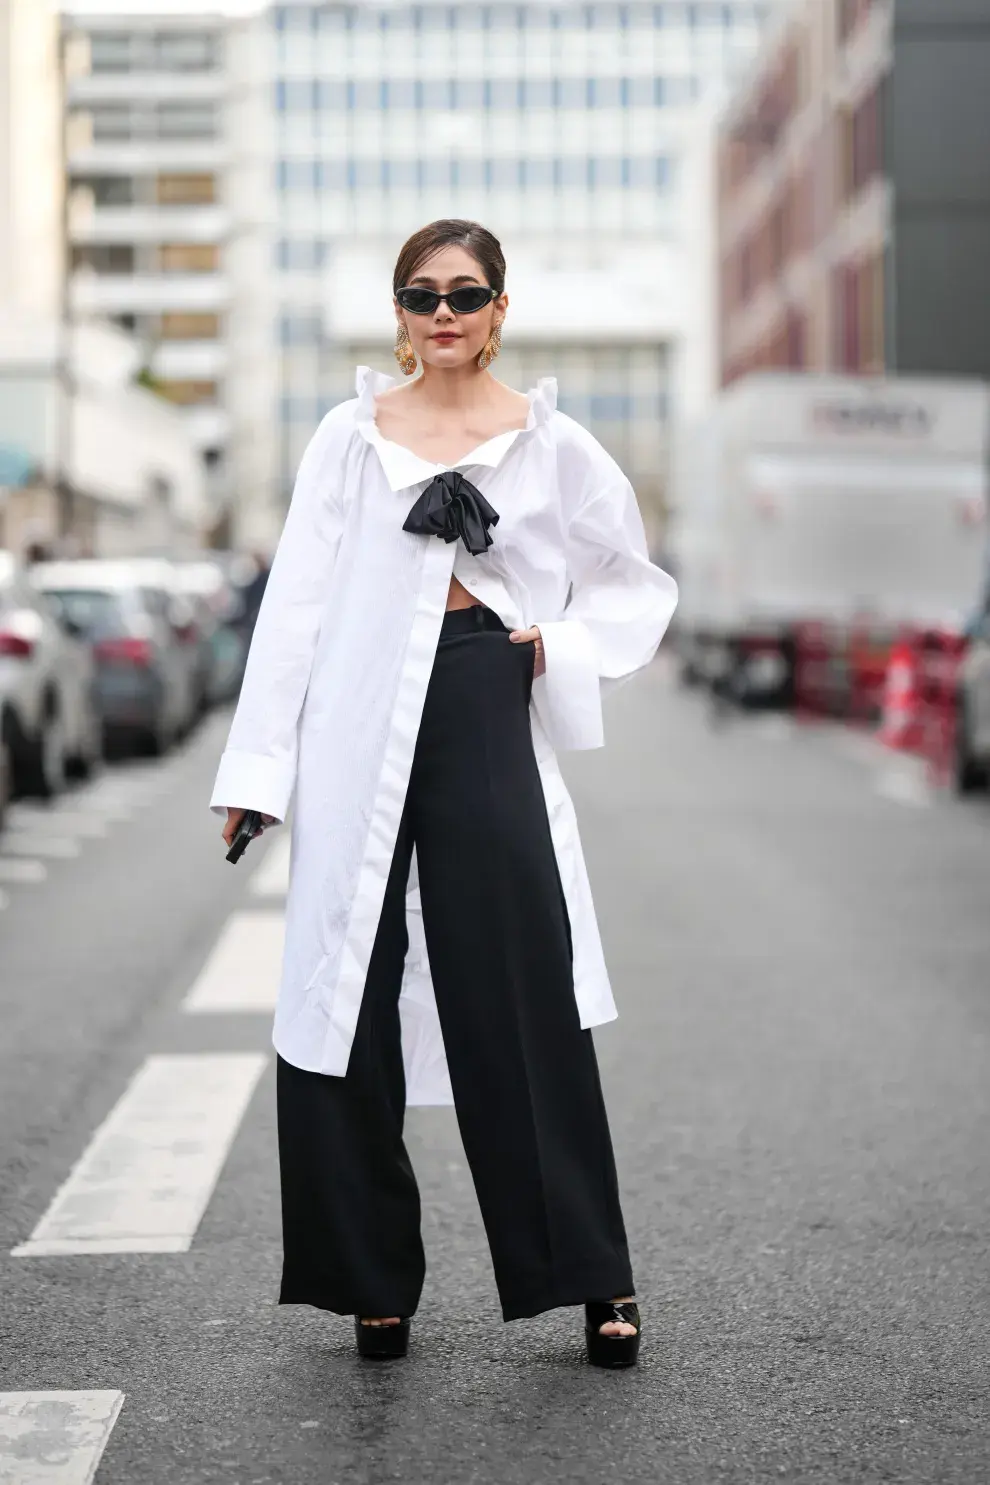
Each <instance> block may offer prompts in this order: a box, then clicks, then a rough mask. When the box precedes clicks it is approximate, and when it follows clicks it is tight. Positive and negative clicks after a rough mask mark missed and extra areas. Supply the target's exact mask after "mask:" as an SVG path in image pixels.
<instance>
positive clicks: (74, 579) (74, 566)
mask: <svg viewBox="0 0 990 1485" xmlns="http://www.w3.org/2000/svg"><path fill="white" fill-rule="evenodd" d="M31 577H32V581H33V582H34V584H35V585H36V586H37V587H38V589H39V590H40V591H41V592H42V593H44V594H45V596H46V597H47V598H48V599H49V600H50V601H51V602H52V603H53V604H55V605H56V606H57V607H58V609H59V611H60V612H61V614H62V615H63V618H64V619H65V620H66V621H67V622H69V623H70V624H72V625H74V626H75V627H76V628H77V629H78V630H79V631H80V633H82V634H83V635H85V637H86V639H87V640H88V642H89V644H90V646H91V648H92V652H93V656H94V659H95V662H96V694H97V698H98V703H99V708H100V714H101V718H102V724H103V731H104V736H105V739H106V741H107V743H108V744H109V745H111V746H114V747H119V746H120V744H121V743H124V744H133V743H134V742H136V743H138V745H139V746H140V747H141V748H142V749H143V750H144V751H148V752H151V753H156V754H157V753H161V752H164V751H165V750H166V749H167V748H168V747H169V746H170V745H171V743H172V742H173V741H174V740H175V739H176V738H178V737H181V736H182V735H183V734H184V733H185V732H186V731H187V730H188V728H189V727H190V725H191V724H192V721H193V717H194V712H195V703H196V697H195V685H196V662H195V654H194V640H195V638H196V633H195V627H194V625H193V624H192V621H191V611H190V609H189V606H188V605H185V606H183V605H182V603H181V600H177V597H176V594H175V592H174V579H173V577H172V576H171V575H170V571H169V565H168V564H167V563H161V562H153V561H150V560H147V559H139V560H134V561H129V560H120V561H117V560H115V561H98V560H94V561H90V560H83V561H73V562H44V563H39V564H37V566H35V567H34V568H32V572H31Z"/></svg>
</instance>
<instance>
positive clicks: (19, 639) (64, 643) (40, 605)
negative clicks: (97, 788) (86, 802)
mask: <svg viewBox="0 0 990 1485" xmlns="http://www.w3.org/2000/svg"><path fill="white" fill-rule="evenodd" d="M95 679H96V678H95V668H94V665H93V659H92V655H91V654H90V651H89V647H88V645H87V644H86V643H85V642H84V641H83V640H82V638H81V637H80V636H79V634H78V632H77V631H76V630H75V629H74V626H73V625H72V624H65V623H63V622H60V619H59V616H58V615H57V613H56V612H55V611H54V610H53V608H52V607H51V605H50V604H49V603H48V602H47V601H46V600H45V598H44V597H43V596H42V595H41V594H40V593H38V592H37V591H36V590H35V588H34V587H33V585H32V584H31V582H30V581H29V579H28V576H27V574H26V573H25V571H24V569H23V568H22V567H21V565H20V563H19V562H18V561H17V559H16V558H15V557H14V556H13V555H12V553H10V552H7V551H0V807H2V804H3V802H4V801H5V800H6V798H8V797H12V796H13V795H18V794H34V795H39V796H41V797H43V798H50V797H51V796H52V795H54V794H57V793H58V792H59V791H60V790H61V789H62V788H63V787H64V784H65V779H66V775H67V773H69V772H72V771H75V772H77V773H80V774H85V773H88V772H89V771H90V770H91V769H92V768H93V767H94V766H95V764H96V763H97V762H98V760H99V759H100V756H101V736H100V723H99V711H98V708H97V704H96V691H95Z"/></svg>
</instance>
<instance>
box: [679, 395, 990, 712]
mask: <svg viewBox="0 0 990 1485" xmlns="http://www.w3.org/2000/svg"><path fill="white" fill-rule="evenodd" d="M988 410H990V400H988V389H987V387H986V386H985V385H984V384H983V383H981V382H977V381H955V380H934V379H921V378H915V377H884V378H860V377H836V376H821V375H814V374H805V373H787V372H783V373H778V372H760V373H756V374H754V375H752V376H749V377H747V378H745V379H743V380H741V381H739V382H737V383H735V384H734V385H733V386H731V387H729V388H728V389H726V390H725V391H724V392H722V393H720V394H719V396H718V397H717V399H716V400H715V402H714V403H713V405H712V407H711V409H710V411H709V414H708V416H707V417H706V418H705V419H704V420H703V421H702V422H700V423H699V424H698V425H696V426H694V427H692V428H689V429H685V430H684V431H683V433H681V434H680V435H675V438H674V443H673V470H672V476H673V477H672V495H673V499H672V512H671V519H670V524H669V528H668V538H667V548H668V551H669V554H670V558H671V560H672V565H673V567H674V570H675V573H676V575H677V578H678V582H679V585H680V601H679V605H678V612H677V616H676V619H677V629H676V634H677V644H678V649H679V654H680V663H681V672H682V676H683V678H684V679H685V680H687V681H692V680H709V681H711V680H714V679H715V678H716V677H721V678H723V679H725V678H727V680H728V683H729V686H730V690H731V693H732V694H733V695H734V696H735V697H736V698H738V699H739V700H741V701H743V702H749V703H757V702H765V703H770V704H786V703H787V702H788V701H789V700H791V699H792V698H793V686H794V655H795V639H796V636H797V634H798V633H799V632H800V631H801V626H807V625H809V624H815V623H819V624H821V625H825V626H828V628H829V630H830V631H831V632H832V633H833V634H835V633H837V632H841V631H843V630H848V629H849V628H850V627H851V626H853V625H865V626H867V627H868V626H870V625H873V626H874V627H875V628H876V629H878V630H882V629H884V628H886V629H887V630H888V631H893V630H894V629H896V628H897V626H900V625H905V624H908V625H919V626H933V627H938V628H941V629H947V630H949V631H950V632H959V631H960V630H961V629H962V627H963V626H964V624H965V623H966V621H967V619H968V618H969V617H970V616H971V614H972V612H973V609H974V606H975V605H976V604H977V602H978V600H979V597H980V593H981V591H982V587H983V584H984V582H985V571H986V551H987V534H986V533H987V457H988V447H987V445H988Z"/></svg>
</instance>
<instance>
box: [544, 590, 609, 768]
mask: <svg viewBox="0 0 990 1485" xmlns="http://www.w3.org/2000/svg"><path fill="white" fill-rule="evenodd" d="M537 628H538V629H539V631H540V636H541V638H542V640H543V655H544V659H545V661H546V671H545V673H544V674H543V675H542V676H540V677H539V679H538V680H537V681H535V682H534V683H533V701H534V703H535V705H536V709H537V711H538V712H539V715H540V720H541V722H542V723H543V727H544V730H545V731H546V734H547V736H548V737H549V739H550V742H551V743H552V745H553V746H554V747H555V748H570V749H575V750H576V749H580V748H600V747H601V746H602V744H603V743H604V741H605V732H604V726H603V723H602V697H601V685H600V683H599V671H598V656H597V654H596V652H595V646H594V641H593V640H592V638H591V635H590V634H589V632H588V630H587V628H586V627H585V625H584V624H582V623H581V621H580V619H557V620H554V621H553V622H552V623H550V624H540V623H539V622H537Z"/></svg>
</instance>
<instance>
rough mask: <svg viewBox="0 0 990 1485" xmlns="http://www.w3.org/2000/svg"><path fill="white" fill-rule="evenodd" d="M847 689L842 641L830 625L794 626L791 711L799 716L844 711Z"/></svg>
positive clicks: (840, 636) (834, 714)
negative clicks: (792, 702) (792, 707)
mask: <svg viewBox="0 0 990 1485" xmlns="http://www.w3.org/2000/svg"><path fill="white" fill-rule="evenodd" d="M848 690H849V664H848V655H847V650H846V642H845V639H844V636H843V635H842V633H841V632H840V631H839V630H837V629H836V628H835V627H834V626H831V625H828V624H823V623H819V622H817V621H815V622H807V623H803V624H796V625H795V626H794V711H795V714H796V715H797V717H798V719H799V720H802V719H808V718H812V717H834V716H842V715H844V714H845V711H846V707H847V697H848Z"/></svg>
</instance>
